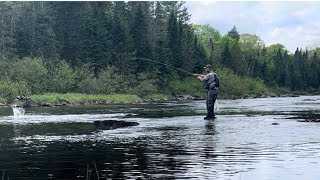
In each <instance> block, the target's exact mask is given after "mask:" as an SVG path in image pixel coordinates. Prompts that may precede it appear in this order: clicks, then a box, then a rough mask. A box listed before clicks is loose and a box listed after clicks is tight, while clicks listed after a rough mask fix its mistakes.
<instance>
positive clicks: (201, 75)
mask: <svg viewBox="0 0 320 180" xmlns="http://www.w3.org/2000/svg"><path fill="white" fill-rule="evenodd" d="M193 76H194V77H195V78H197V79H198V80H199V81H204V77H205V75H203V74H193Z"/></svg>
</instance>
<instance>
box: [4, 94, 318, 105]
mask: <svg viewBox="0 0 320 180" xmlns="http://www.w3.org/2000/svg"><path fill="white" fill-rule="evenodd" d="M315 95H317V94H300V95H298V94H277V95H265V94H262V95H258V96H252V95H244V96H242V97H219V99H230V100H236V99H256V98H272V97H299V96H315ZM184 100H205V98H203V97H194V96H191V95H179V96H176V97H173V96H169V95H164V94H154V95H150V96H149V97H145V98H141V97H139V96H137V95H128V94H114V95H92V94H71V93H67V94H56V93H54V94H44V95H34V96H30V97H24V98H20V99H16V100H15V101H14V102H13V103H10V104H4V103H0V107H12V105H13V104H16V105H17V106H19V107H58V106H79V105H80V106H81V105H98V104H100V105H108V104H151V103H157V102H166V101H184Z"/></svg>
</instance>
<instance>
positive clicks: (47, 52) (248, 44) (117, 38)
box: [0, 1, 320, 96]
mask: <svg viewBox="0 0 320 180" xmlns="http://www.w3.org/2000/svg"><path fill="white" fill-rule="evenodd" d="M190 17H191V15H190V14H189V13H188V11H187V9H186V8H185V6H184V3H183V2H174V1H170V2H166V1H158V2H156V1H153V2H147V1H143V2H138V1H128V2H125V1H115V2H111V1H97V2H85V1H84V2H54V1H45V2H40V1H38V2H0V18H1V20H0V68H1V72H0V74H1V77H0V82H1V84H2V85H0V90H1V87H2V89H6V88H9V87H15V86H19V87H20V86H23V88H20V89H25V91H26V92H29V93H31V94H35V93H44V92H62V93H63V92H83V93H114V92H120V93H121V92H123V93H131V92H133V93H140V94H141V95H143V94H147V93H152V92H159V91H161V92H171V93H174V92H173V91H174V89H177V88H176V87H175V85H177V84H179V83H178V81H182V82H185V83H188V82H190V81H189V79H188V81H186V78H188V75H186V74H185V73H183V72H181V71H178V68H180V69H184V70H186V71H188V72H201V71H202V70H203V66H204V65H205V64H207V63H211V64H213V65H214V66H215V67H216V68H217V69H221V72H222V74H226V72H229V71H230V72H231V73H232V74H233V75H237V76H239V77H245V78H255V79H257V78H259V79H257V81H259V83H260V82H261V83H266V84H267V85H270V86H281V87H287V88H291V89H294V90H317V89H319V82H320V78H319V76H320V75H319V55H318V52H320V51H318V50H314V51H307V50H301V49H297V51H296V52H295V54H290V53H288V51H287V50H286V48H285V47H284V46H282V45H280V44H276V45H271V46H268V47H265V45H264V44H263V42H262V40H261V39H260V38H259V37H258V36H256V35H252V34H241V35H239V33H238V32H237V30H236V28H235V27H234V28H233V29H231V30H230V32H228V34H226V35H224V36H222V35H220V33H219V32H218V31H217V30H215V29H214V28H212V27H210V26H208V25H192V24H191V23H190ZM143 58H147V59H151V60H153V61H156V62H160V63H153V62H151V61H144V60H143ZM161 63H162V64H161ZM163 64H166V65H163ZM245 78H242V79H245ZM225 79H227V78H225ZM240 79H241V78H240ZM261 80H262V81H261ZM222 81H223V77H222ZM68 82H69V84H68ZM229 83H230V85H229V86H232V84H233V82H229ZM244 83H245V82H244ZM181 86H182V85H181ZM225 86H228V84H225ZM128 87H129V88H128ZM13 89H19V88H13ZM17 91H18V90H17ZM2 92H4V91H2ZM3 96H4V95H3Z"/></svg>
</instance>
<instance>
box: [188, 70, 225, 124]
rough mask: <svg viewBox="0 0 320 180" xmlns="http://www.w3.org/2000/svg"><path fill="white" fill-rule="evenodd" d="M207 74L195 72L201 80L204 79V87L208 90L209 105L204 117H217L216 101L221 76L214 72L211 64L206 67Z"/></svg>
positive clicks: (207, 102) (195, 75)
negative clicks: (215, 112) (215, 111)
mask: <svg viewBox="0 0 320 180" xmlns="http://www.w3.org/2000/svg"><path fill="white" fill-rule="evenodd" d="M204 70H205V71H206V73H207V75H203V74H193V76H194V77H196V78H197V79H198V80H199V81H202V82H203V84H204V88H205V89H206V90H207V91H208V97H207V101H206V105H207V116H206V117H204V119H213V118H215V114H214V103H215V101H216V100H217V96H218V87H219V78H218V76H217V74H216V73H214V72H213V68H212V66H211V65H210V64H208V65H206V66H205V67H204Z"/></svg>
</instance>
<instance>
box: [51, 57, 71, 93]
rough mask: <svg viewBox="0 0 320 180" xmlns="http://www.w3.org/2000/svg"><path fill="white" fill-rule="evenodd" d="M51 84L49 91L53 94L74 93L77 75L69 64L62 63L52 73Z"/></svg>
mask: <svg viewBox="0 0 320 180" xmlns="http://www.w3.org/2000/svg"><path fill="white" fill-rule="evenodd" d="M49 82H50V83H49V84H50V87H49V89H50V91H52V92H59V93H66V92H72V90H74V86H75V73H74V71H73V69H72V68H71V67H70V66H69V64H68V63H66V62H65V61H61V62H59V64H58V65H57V67H56V68H55V69H53V71H52V72H51V78H50V79H49Z"/></svg>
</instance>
